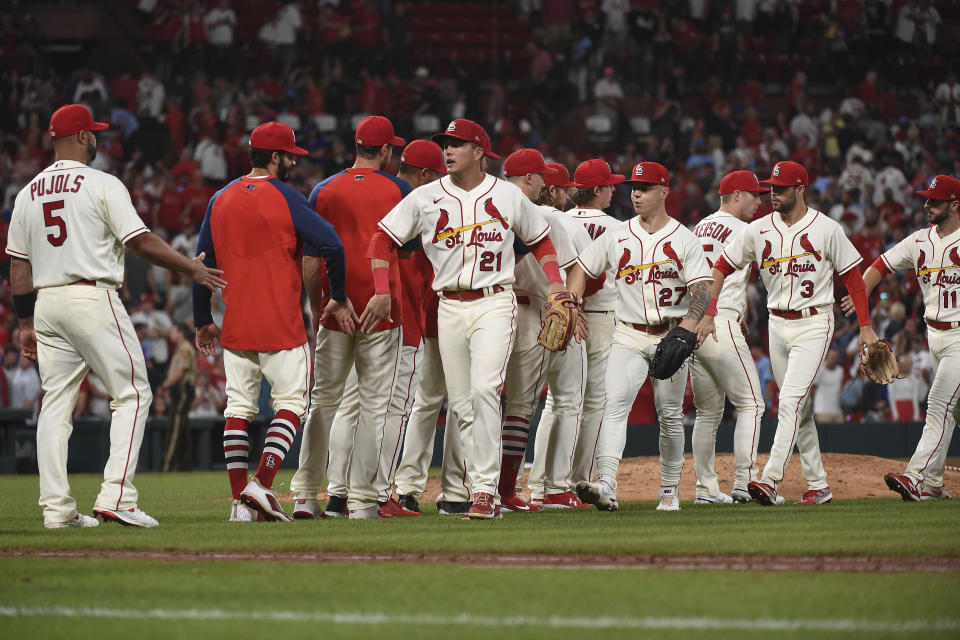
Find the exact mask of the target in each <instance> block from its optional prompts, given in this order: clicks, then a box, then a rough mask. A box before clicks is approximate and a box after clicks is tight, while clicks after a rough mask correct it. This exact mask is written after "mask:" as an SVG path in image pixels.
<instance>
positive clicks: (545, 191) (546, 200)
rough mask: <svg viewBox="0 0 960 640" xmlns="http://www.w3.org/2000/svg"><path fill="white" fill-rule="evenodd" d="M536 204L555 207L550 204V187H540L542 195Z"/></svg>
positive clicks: (538, 197) (535, 201)
mask: <svg viewBox="0 0 960 640" xmlns="http://www.w3.org/2000/svg"><path fill="white" fill-rule="evenodd" d="M534 204H539V205H545V204H546V205H551V206H552V205H553V203H552V202H550V187H548V186H547V185H543V186H542V187H540V194H539V195H538V196H537V199H536V200H534Z"/></svg>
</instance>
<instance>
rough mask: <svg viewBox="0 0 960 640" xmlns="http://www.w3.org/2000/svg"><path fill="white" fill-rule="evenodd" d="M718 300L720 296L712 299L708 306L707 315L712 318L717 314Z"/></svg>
mask: <svg viewBox="0 0 960 640" xmlns="http://www.w3.org/2000/svg"><path fill="white" fill-rule="evenodd" d="M717 300H719V298H713V299H711V300H710V306H708V307H707V315H708V316H710V317H711V318H712V317H714V316H715V315H717Z"/></svg>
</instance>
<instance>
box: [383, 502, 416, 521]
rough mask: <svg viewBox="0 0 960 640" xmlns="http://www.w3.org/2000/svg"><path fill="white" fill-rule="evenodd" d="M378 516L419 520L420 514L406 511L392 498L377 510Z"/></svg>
mask: <svg viewBox="0 0 960 640" xmlns="http://www.w3.org/2000/svg"><path fill="white" fill-rule="evenodd" d="M377 515H378V516H380V517H381V518H418V517H420V512H419V511H410V510H409V509H404V508H403V507H402V506H400V503H399V502H397V501H396V500H394V499H393V498H390V499H389V500H387V501H386V502H385V503H383V505H382V506H381V507H380V508H379V509H377Z"/></svg>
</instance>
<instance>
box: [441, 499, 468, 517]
mask: <svg viewBox="0 0 960 640" xmlns="http://www.w3.org/2000/svg"><path fill="white" fill-rule="evenodd" d="M472 506H473V501H467V502H450V501H449V500H444V501H443V502H441V503H439V504H438V505H437V513H438V514H439V515H441V516H453V515H463V514H465V513H466V512H468V511H470V507H472Z"/></svg>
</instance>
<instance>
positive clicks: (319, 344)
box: [290, 116, 417, 519]
mask: <svg viewBox="0 0 960 640" xmlns="http://www.w3.org/2000/svg"><path fill="white" fill-rule="evenodd" d="M355 142H356V153H357V157H356V161H355V162H354V165H353V167H351V168H349V169H346V170H344V171H341V172H340V173H338V174H336V175H334V176H331V177H330V178H327V179H326V180H324V181H323V182H321V183H320V184H318V185H317V186H316V187H315V188H314V190H313V192H312V193H311V194H310V198H309V203H310V205H311V207H313V209H314V210H315V211H316V212H317V213H318V214H320V217H321V218H323V219H324V220H326V221H328V222H330V223H331V224H332V225H333V227H334V228H335V229H339V230H340V236H341V239H342V240H343V243H344V249H345V250H346V253H347V256H349V258H348V260H347V281H348V283H349V284H348V290H347V297H348V298H351V299H356V300H367V299H369V298H370V297H371V296H372V295H373V292H374V283H373V279H372V278H371V275H370V268H369V263H368V261H367V260H366V258H365V257H364V256H365V250H366V248H367V245H369V243H370V236H372V235H373V233H374V231H376V229H377V223H378V222H379V221H380V218H382V217H383V216H384V215H385V214H386V212H387V211H390V209H391V208H393V206H394V205H396V204H397V203H398V202H400V200H401V199H402V198H403V197H404V196H406V195H407V194H408V193H410V184H409V183H408V182H406V181H404V180H400V179H398V178H397V177H396V176H392V175H390V174H388V173H385V171H384V169H386V168H387V167H388V166H389V165H390V160H391V157H392V155H393V147H398V146H403V145H404V144H406V141H405V140H404V139H403V138H399V137H397V136H396V135H395V134H394V131H393V124H392V123H391V122H390V120H388V119H387V118H384V117H383V116H370V117H368V118H364V119H363V120H361V121H360V123H359V124H358V125H357V130H356V136H355ZM306 253H307V255H308V256H309V255H310V252H306ZM316 267H317V265H316V259H310V258H307V257H305V258H304V271H305V273H306V280H307V286H308V290H310V289H316V286H315V284H314V281H315V278H314V277H313V276H312V275H311V271H313V272H315V271H316ZM388 280H389V281H390V284H391V285H392V286H391V291H393V292H394V294H393V295H394V297H393V299H392V300H391V303H392V304H391V307H392V308H393V309H394V313H393V315H392V316H388V317H386V318H383V319H381V320H378V321H377V322H375V323H366V322H364V321H365V320H366V314H361V316H360V319H361V323H362V329H363V331H362V332H359V333H354V332H353V328H352V327H351V330H350V331H344V330H342V329H341V327H340V326H339V324H338V323H336V322H331V321H329V320H328V321H326V322H324V323H321V326H320V328H319V330H318V331H317V341H316V355H315V358H316V361H317V363H318V364H319V365H320V366H318V367H316V369H315V372H314V375H315V382H314V387H313V392H312V395H311V410H310V417H309V419H308V420H307V423H306V427H305V429H304V434H303V443H302V444H301V448H300V468H299V469H298V470H297V473H296V474H294V477H293V479H292V480H291V482H290V487H291V489H293V491H294V497H295V498H296V499H297V500H298V501H299V500H310V499H312V500H316V497H317V491H318V490H319V488H320V486H319V485H320V481H321V480H322V479H323V473H324V470H325V469H326V465H327V455H328V451H327V443H328V440H329V439H330V438H331V437H334V436H331V433H330V431H331V428H332V426H333V421H334V417H335V416H336V414H337V408H338V407H339V406H340V400H341V398H342V397H343V393H344V387H345V383H346V380H347V376H348V375H349V374H350V371H351V369H352V368H353V367H354V366H356V372H357V389H358V401H359V402H358V404H359V414H358V415H359V424H358V426H357V427H356V429H355V430H353V431H354V433H353V445H352V449H351V448H350V447H346V448H342V447H339V448H337V452H338V453H339V454H340V456H343V457H341V458H340V459H335V460H333V462H332V464H331V466H333V467H335V468H345V467H349V474H348V485H349V494H348V497H347V508H348V510H349V515H350V517H351V518H354V519H376V518H384V517H385V518H392V517H395V516H405V515H411V516H415V515H417V514H415V513H410V512H406V511H405V510H403V509H401V508H400V505H399V504H397V502H396V501H394V500H390V489H391V483H390V480H389V471H390V467H391V464H392V458H393V456H394V455H395V452H396V451H397V450H398V449H399V447H400V439H401V437H402V433H401V424H400V422H401V420H400V419H396V420H391V419H389V418H388V415H387V414H388V407H390V405H391V403H393V401H394V400H393V395H394V390H395V388H396V383H397V382H398V380H399V378H400V377H404V378H405V379H407V380H409V379H410V378H411V377H412V376H413V369H414V367H413V363H414V359H413V358H410V359H409V360H408V361H406V362H404V361H403V359H402V357H401V356H402V349H401V344H402V341H401V339H400V332H401V323H402V320H403V308H402V306H401V302H400V291H401V290H400V286H399V280H400V271H399V267H398V265H397V260H396V258H395V257H394V260H393V261H392V262H391V263H390V264H389V265H388ZM414 350H415V348H414ZM354 424H356V423H354ZM340 426H341V429H340V430H341V431H347V432H349V431H350V430H352V427H353V424H348V423H347V422H346V421H343V422H341V423H340ZM344 435H346V436H347V437H349V434H344ZM335 439H337V440H339V441H341V442H342V441H343V440H344V437H343V435H341V436H336V437H335ZM383 457H385V458H386V460H385V461H382V460H381V458H383ZM303 507H309V509H304V508H303ZM328 507H329V506H328ZM298 509H299V510H300V512H301V513H303V512H304V511H307V510H309V511H311V512H315V511H316V508H315V504H314V505H307V504H306V503H304V504H301V505H298ZM328 510H330V511H331V512H335V509H330V508H328Z"/></svg>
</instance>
